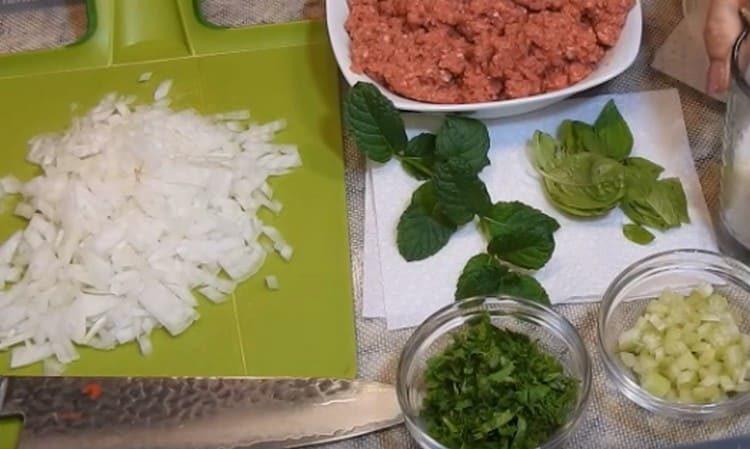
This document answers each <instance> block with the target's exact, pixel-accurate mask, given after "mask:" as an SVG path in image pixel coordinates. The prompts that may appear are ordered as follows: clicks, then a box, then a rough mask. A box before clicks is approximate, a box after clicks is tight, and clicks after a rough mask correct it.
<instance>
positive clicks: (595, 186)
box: [542, 153, 625, 217]
mask: <svg viewBox="0 0 750 449" xmlns="http://www.w3.org/2000/svg"><path fill="white" fill-rule="evenodd" d="M542 176H543V177H544V179H543V184H544V187H545V191H546V192H547V197H548V198H549V199H550V200H551V201H552V203H553V204H554V205H555V206H557V207H558V208H559V209H560V210H562V211H564V212H567V213H569V214H571V215H576V216H582V217H593V216H598V215H604V214H606V213H607V212H609V211H610V210H612V209H613V208H614V207H615V206H617V204H618V203H619V201H620V199H622V197H623V195H624V194H625V174H624V168H623V166H622V165H621V164H620V163H618V162H617V161H615V160H612V159H609V158H606V157H602V156H600V155H597V154H594V153H577V154H573V155H570V156H567V157H566V158H565V159H564V160H563V161H562V162H561V163H560V164H559V165H558V166H557V167H555V168H554V169H553V170H550V171H548V172H543V173H542Z"/></svg>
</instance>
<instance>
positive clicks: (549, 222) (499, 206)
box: [480, 201, 560, 240]
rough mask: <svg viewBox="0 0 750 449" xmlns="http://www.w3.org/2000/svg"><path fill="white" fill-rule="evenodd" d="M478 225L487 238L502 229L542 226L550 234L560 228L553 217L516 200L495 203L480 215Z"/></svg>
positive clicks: (490, 237)
mask: <svg viewBox="0 0 750 449" xmlns="http://www.w3.org/2000/svg"><path fill="white" fill-rule="evenodd" d="M480 226H481V228H482V230H483V231H484V233H485V235H486V236H487V239H488V240H492V239H493V238H494V237H495V236H496V235H497V234H498V233H500V232H502V230H503V229H518V228H523V227H526V226H532V227H543V228H544V229H546V230H547V232H549V233H550V234H552V233H554V232H555V231H557V230H558V229H559V228H560V224H559V223H558V222H557V220H555V219H554V218H552V217H550V216H549V215H547V214H545V213H544V212H542V211H540V210H537V209H534V208H533V207H531V206H528V205H526V204H523V203H521V202H518V201H512V202H503V201H500V202H497V203H495V204H494V205H493V206H492V207H491V208H490V209H489V210H488V211H487V213H486V214H485V215H484V216H482V219H481V222H480Z"/></svg>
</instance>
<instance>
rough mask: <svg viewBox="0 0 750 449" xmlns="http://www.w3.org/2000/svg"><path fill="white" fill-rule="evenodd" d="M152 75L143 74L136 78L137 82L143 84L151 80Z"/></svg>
mask: <svg viewBox="0 0 750 449" xmlns="http://www.w3.org/2000/svg"><path fill="white" fill-rule="evenodd" d="M152 75H153V73H152V72H143V73H141V76H139V77H138V82H139V83H145V82H146V81H148V80H150V79H151V76H152Z"/></svg>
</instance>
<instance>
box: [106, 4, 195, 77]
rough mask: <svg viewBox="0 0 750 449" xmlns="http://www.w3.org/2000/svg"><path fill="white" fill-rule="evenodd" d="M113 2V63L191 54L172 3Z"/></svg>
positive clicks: (177, 13)
mask: <svg viewBox="0 0 750 449" xmlns="http://www.w3.org/2000/svg"><path fill="white" fill-rule="evenodd" d="M109 1H114V2H115V8H114V16H113V17H114V42H113V46H112V53H113V55H112V61H113V63H114V64H127V63H133V62H143V61H152V60H160V59H174V58H184V57H187V56H191V55H192V54H193V51H192V48H191V46H190V40H189V37H188V35H187V34H186V33H185V30H184V28H183V26H182V16H181V14H180V10H179V8H180V5H178V4H177V2H176V1H175V0H109Z"/></svg>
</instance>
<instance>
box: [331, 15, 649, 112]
mask: <svg viewBox="0 0 750 449" xmlns="http://www.w3.org/2000/svg"><path fill="white" fill-rule="evenodd" d="M634 2H635V0H349V9H350V12H349V18H348V19H347V21H346V30H347V31H348V33H349V36H350V37H351V58H352V70H354V71H355V72H357V73H363V72H364V73H366V74H367V75H369V76H370V77H372V78H373V79H375V80H377V81H378V82H380V83H383V84H384V85H385V86H387V87H388V88H389V89H391V90H392V91H394V92H396V93H398V94H400V95H402V96H405V97H408V98H412V99H415V100H419V101H426V102H430V103H477V102H483V101H495V100H502V99H509V98H519V97H526V96H529V95H535V94H539V93H543V92H547V91H551V90H557V89H562V88H564V87H567V86H570V85H571V84H575V83H577V82H578V81H580V80H582V79H583V78H585V77H586V76H588V75H589V74H590V73H591V72H592V71H593V70H594V69H595V68H596V66H597V64H598V63H599V61H601V59H602V58H603V57H604V53H605V51H606V50H607V49H608V48H609V47H611V46H613V45H614V44H615V43H616V42H617V39H618V38H619V36H620V32H621V31H622V28H623V26H624V24H625V19H626V17H627V14H628V12H629V11H630V9H631V8H632V7H633V4H634Z"/></svg>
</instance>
